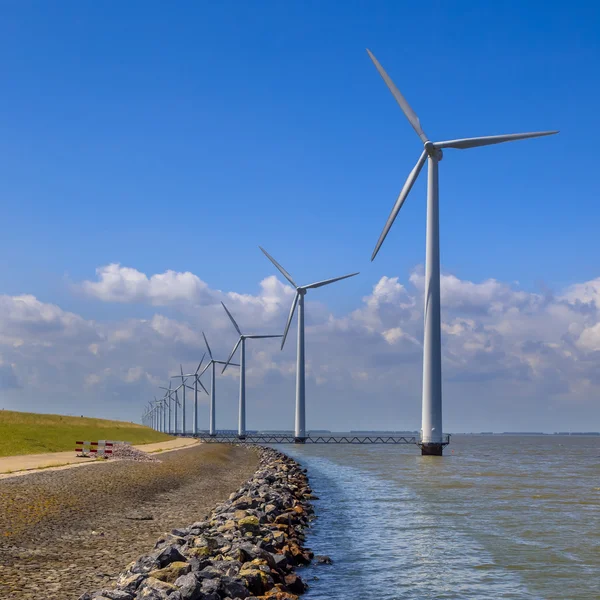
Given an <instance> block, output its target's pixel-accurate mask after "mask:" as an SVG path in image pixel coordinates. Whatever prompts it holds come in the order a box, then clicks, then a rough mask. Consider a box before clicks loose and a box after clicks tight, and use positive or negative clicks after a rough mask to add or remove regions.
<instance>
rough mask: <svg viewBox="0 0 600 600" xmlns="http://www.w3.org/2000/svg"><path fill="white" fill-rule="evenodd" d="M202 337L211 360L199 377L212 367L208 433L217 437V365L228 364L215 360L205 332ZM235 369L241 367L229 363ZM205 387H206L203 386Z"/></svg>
mask: <svg viewBox="0 0 600 600" xmlns="http://www.w3.org/2000/svg"><path fill="white" fill-rule="evenodd" d="M202 337H203V338H204V343H205V344H206V349H207V350H208V355H209V356H210V360H209V361H208V364H207V365H206V366H205V367H204V369H202V373H200V375H198V377H202V375H203V374H204V372H205V371H206V370H207V369H208V368H209V367H210V368H211V370H210V414H209V427H208V433H209V435H211V436H215V435H216V434H215V395H216V394H215V365H226V364H227V362H226V361H224V360H215V359H214V358H213V355H212V352H211V351H210V346H209V345H208V340H207V339H206V336H205V335H204V331H203V332H202ZM229 364H230V365H232V366H234V367H239V366H240V365H238V364H236V363H229ZM202 387H204V386H202Z"/></svg>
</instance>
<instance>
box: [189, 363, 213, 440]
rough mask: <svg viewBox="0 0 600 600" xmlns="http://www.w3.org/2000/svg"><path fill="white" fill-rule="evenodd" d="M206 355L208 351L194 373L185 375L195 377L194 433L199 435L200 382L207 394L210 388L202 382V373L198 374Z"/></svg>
mask: <svg viewBox="0 0 600 600" xmlns="http://www.w3.org/2000/svg"><path fill="white" fill-rule="evenodd" d="M205 356H206V353H204V354H203V355H202V359H201V360H200V363H199V364H198V368H197V369H196V371H195V372H194V373H188V374H187V375H183V377H193V378H194V388H193V389H194V426H193V431H192V433H193V435H198V384H200V386H201V387H202V389H203V390H204V391H205V392H206V395H208V390H207V389H206V388H205V387H204V385H203V384H202V382H201V381H200V375H198V371H199V370H200V367H201V366H202V363H203V362H204V357H205ZM190 389H192V388H190Z"/></svg>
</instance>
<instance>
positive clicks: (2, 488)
mask: <svg viewBox="0 0 600 600" xmlns="http://www.w3.org/2000/svg"><path fill="white" fill-rule="evenodd" d="M160 459H161V461H162V462H160V463H134V462H125V461H123V462H112V463H111V462H107V463H106V464H102V465H97V466H94V467H92V468H81V469H70V470H65V471H54V472H48V473H39V474H35V475H30V476H27V477H19V478H14V479H6V480H3V481H0V598H2V599H4V598H11V599H13V598H14V599H17V598H18V599H19V600H33V599H35V600H42V599H43V600H75V599H76V598H77V597H78V596H79V595H80V594H81V593H83V592H84V591H86V590H89V589H96V588H99V587H105V586H107V585H110V583H111V582H112V581H114V579H115V578H116V577H117V575H118V574H119V573H120V572H121V571H123V570H124V568H125V567H126V566H127V564H128V563H129V562H131V561H132V560H136V559H137V558H138V557H139V556H140V554H144V553H147V552H149V551H150V550H151V549H152V547H153V546H154V543H155V542H156V540H157V539H158V538H159V537H160V535H161V534H162V533H164V532H166V531H169V530H170V529H172V528H174V527H182V526H187V525H189V524H190V523H192V522H194V521H198V520H202V519H203V518H204V517H205V516H206V515H207V514H208V513H209V512H210V510H211V509H212V507H213V506H214V505H215V504H216V503H217V502H219V501H222V500H224V499H226V498H227V496H228V495H229V494H230V493H231V492H233V491H235V490H236V489H237V488H238V487H239V486H240V485H241V484H242V483H243V482H244V481H246V480H247V479H248V478H249V477H251V476H252V475H253V473H254V471H255V469H256V466H257V461H258V458H257V455H256V453H255V452H253V451H252V450H250V449H246V448H241V447H231V446H225V445H218V444H201V445H198V446H194V447H193V448H190V449H184V450H179V451H177V452H170V453H166V454H163V455H160ZM149 516H151V517H152V519H151V520H141V519H144V518H145V517H149Z"/></svg>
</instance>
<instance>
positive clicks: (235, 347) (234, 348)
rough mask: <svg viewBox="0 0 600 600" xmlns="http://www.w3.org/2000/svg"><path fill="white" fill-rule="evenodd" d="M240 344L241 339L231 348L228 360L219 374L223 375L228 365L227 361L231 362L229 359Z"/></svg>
mask: <svg viewBox="0 0 600 600" xmlns="http://www.w3.org/2000/svg"><path fill="white" fill-rule="evenodd" d="M241 343H242V338H240V339H239V340H238V341H237V344H236V345H235V346H234V347H233V350H232V351H231V354H230V355H229V358H228V359H227V362H226V363H225V366H224V367H223V370H222V371H221V373H225V369H226V368H227V365H228V364H229V361H231V359H232V358H233V355H234V354H235V351H236V350H237V349H238V346H239V345H240V344H241Z"/></svg>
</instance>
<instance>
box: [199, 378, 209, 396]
mask: <svg viewBox="0 0 600 600" xmlns="http://www.w3.org/2000/svg"><path fill="white" fill-rule="evenodd" d="M198 383H199V384H200V387H202V389H203V390H204V391H205V392H206V395H207V396H208V390H207V389H206V388H205V387H204V384H203V383H202V382H201V381H200V380H199V379H198Z"/></svg>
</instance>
